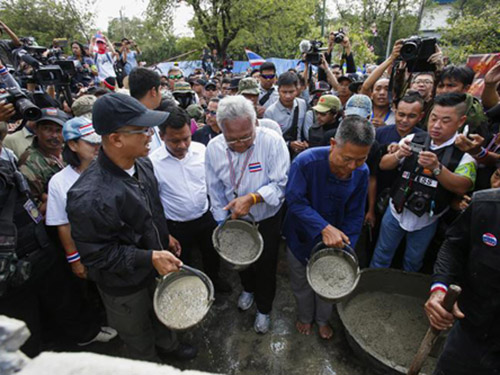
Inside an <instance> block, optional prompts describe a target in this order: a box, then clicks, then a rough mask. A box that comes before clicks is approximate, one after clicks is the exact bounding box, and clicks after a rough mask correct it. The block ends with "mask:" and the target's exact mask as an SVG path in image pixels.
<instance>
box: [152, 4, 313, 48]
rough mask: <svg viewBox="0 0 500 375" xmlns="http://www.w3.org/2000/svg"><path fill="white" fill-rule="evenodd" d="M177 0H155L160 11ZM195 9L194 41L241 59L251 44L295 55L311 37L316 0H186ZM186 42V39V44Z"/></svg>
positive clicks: (153, 5)
mask: <svg viewBox="0 0 500 375" xmlns="http://www.w3.org/2000/svg"><path fill="white" fill-rule="evenodd" d="M175 2H176V0H152V1H151V3H150V4H151V6H152V7H155V8H156V9H158V10H162V11H164V10H165V9H169V10H172V9H173V8H174V7H175ZM184 2H185V3H186V4H188V5H189V6H191V7H192V9H193V10H194V18H193V20H192V21H191V22H190V25H191V26H192V28H193V30H194V34H195V37H194V39H195V43H193V44H194V45H198V46H200V47H203V46H205V45H206V46H208V47H209V48H210V49H216V50H217V52H218V54H219V56H220V57H223V56H225V54H226V53H227V52H228V51H230V52H231V54H232V56H233V57H237V58H241V57H243V55H244V51H243V48H244V47H248V48H250V49H252V50H255V52H257V53H260V54H262V55H265V56H283V57H294V56H295V55H296V53H297V51H298V44H299V42H300V40H301V39H305V38H309V37H311V35H309V34H310V32H311V30H312V28H313V26H314V25H315V20H314V15H315V5H316V3H317V0H315V1H310V0H272V1H270V0H254V1H248V0H212V1H206V0H184ZM185 42H186V41H185V40H184V41H183V43H185Z"/></svg>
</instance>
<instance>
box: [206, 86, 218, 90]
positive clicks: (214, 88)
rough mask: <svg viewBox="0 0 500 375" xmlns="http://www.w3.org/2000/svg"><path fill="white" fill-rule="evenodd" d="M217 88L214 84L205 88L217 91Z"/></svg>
mask: <svg viewBox="0 0 500 375" xmlns="http://www.w3.org/2000/svg"><path fill="white" fill-rule="evenodd" d="M216 90H217V88H216V87H213V86H209V87H207V88H206V89H205V91H216Z"/></svg>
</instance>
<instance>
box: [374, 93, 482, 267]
mask: <svg viewBox="0 0 500 375" xmlns="http://www.w3.org/2000/svg"><path fill="white" fill-rule="evenodd" d="M466 108H467V105H466V97H465V94H455V93H452V94H445V95H441V96H438V97H436V99H435V102H434V108H433V110H432V112H431V114H430V117H429V127H428V130H429V133H428V134H427V133H424V132H422V133H416V134H410V135H408V136H406V137H405V138H403V139H402V140H401V141H400V142H399V148H398V149H397V151H396V152H393V153H390V154H387V155H385V156H384V157H383V158H382V160H381V161H380V169H382V170H390V169H395V168H397V167H399V168H400V172H399V176H398V179H397V180H396V181H395V182H394V184H393V186H392V189H391V200H390V204H389V206H390V207H389V208H388V209H387V210H386V213H385V215H384V218H383V219H382V225H381V229H380V235H379V238H378V241H377V245H376V248H375V252H374V255H373V259H372V261H371V264H370V267H372V268H385V267H390V265H391V262H392V258H393V256H394V253H395V252H396V249H397V248H398V246H399V243H400V242H401V240H402V239H403V237H405V236H406V238H407V241H406V251H405V255H404V261H403V268H404V270H405V271H411V272H418V271H419V270H420V268H421V267H422V263H423V259H424V256H425V252H426V250H427V246H428V245H429V243H430V241H431V240H432V238H433V236H434V234H435V232H436V229H437V225H438V219H439V218H440V217H441V216H442V215H443V214H444V213H445V212H446V211H447V210H448V208H449V206H450V203H451V200H452V199H453V197H454V195H459V196H461V195H463V194H465V193H466V192H467V191H469V190H470V189H471V188H472V187H473V185H474V182H475V179H476V163H475V161H474V159H473V158H472V156H470V155H469V154H466V153H464V152H462V151H460V150H459V149H458V148H457V147H456V146H455V139H456V138H457V130H458V129H459V128H460V127H461V126H462V125H463V124H464V122H465V120H466V118H467V117H466V115H465V111H466Z"/></svg>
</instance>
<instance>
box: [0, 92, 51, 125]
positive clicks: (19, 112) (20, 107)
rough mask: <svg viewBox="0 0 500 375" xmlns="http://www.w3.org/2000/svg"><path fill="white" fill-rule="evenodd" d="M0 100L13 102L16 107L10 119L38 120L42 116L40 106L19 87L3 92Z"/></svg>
mask: <svg viewBox="0 0 500 375" xmlns="http://www.w3.org/2000/svg"><path fill="white" fill-rule="evenodd" d="M0 101H4V102H5V103H11V104H13V105H14V108H15V109H16V113H15V114H14V116H12V117H11V118H10V120H9V121H17V120H21V119H23V120H27V121H36V120H38V119H39V118H40V117H42V111H41V110H40V108H38V107H37V106H36V105H35V104H33V102H32V101H31V100H30V98H29V97H28V96H27V95H26V93H25V92H23V91H22V90H19V89H18V88H8V89H7V91H6V92H5V93H3V94H0Z"/></svg>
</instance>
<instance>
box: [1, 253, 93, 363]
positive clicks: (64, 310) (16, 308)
mask: <svg viewBox="0 0 500 375" xmlns="http://www.w3.org/2000/svg"><path fill="white" fill-rule="evenodd" d="M70 272H71V271H70V270H69V269H68V267H67V266H66V265H65V264H64V259H62V258H60V257H58V258H57V260H56V261H55V263H54V264H53V265H52V267H51V269H50V270H48V271H47V272H45V273H44V275H43V277H40V278H38V279H37V280H36V282H30V284H29V285H28V286H26V287H22V288H18V289H12V290H11V291H9V294H7V295H6V296H4V297H2V298H0V315H6V316H8V317H11V318H16V319H19V320H23V321H24V322H25V323H26V325H27V327H28V329H29V330H30V333H31V336H30V338H29V339H28V341H26V343H25V344H24V345H23V346H22V347H21V351H23V352H24V353H25V354H26V355H28V356H29V357H35V356H37V355H38V354H39V353H40V351H41V350H42V328H43V327H47V326H48V324H51V325H56V326H57V327H58V328H59V329H60V330H61V332H63V333H64V334H66V335H67V336H68V337H69V338H71V339H73V340H75V341H76V342H86V341H90V340H91V339H93V338H94V337H95V336H96V335H97V334H98V333H99V331H100V326H101V324H100V318H99V315H98V314H96V313H95V311H90V310H91V309H89V306H84V305H83V304H82V295H81V293H80V288H79V287H78V285H76V284H75V283H74V282H75V280H74V278H73V277H72V275H71V273H70ZM28 282H29V281H28Z"/></svg>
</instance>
